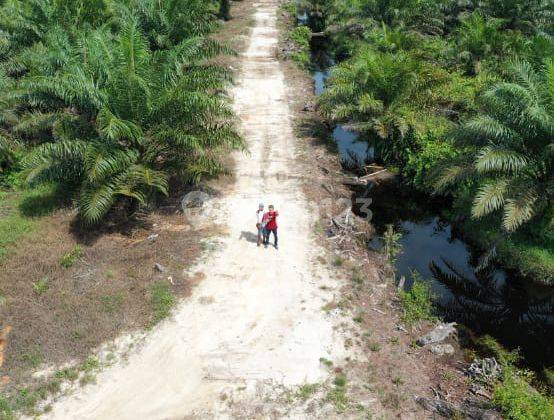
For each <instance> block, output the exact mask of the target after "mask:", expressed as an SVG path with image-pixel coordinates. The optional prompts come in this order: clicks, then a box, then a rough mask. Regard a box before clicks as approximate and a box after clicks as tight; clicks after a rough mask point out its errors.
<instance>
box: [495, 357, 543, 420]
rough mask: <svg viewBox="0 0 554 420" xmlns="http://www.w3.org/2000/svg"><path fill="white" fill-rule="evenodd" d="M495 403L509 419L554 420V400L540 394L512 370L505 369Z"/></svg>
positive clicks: (496, 390) (497, 389) (497, 388)
mask: <svg viewBox="0 0 554 420" xmlns="http://www.w3.org/2000/svg"><path fill="white" fill-rule="evenodd" d="M493 403H494V404H496V405H497V406H498V408H499V409H500V410H501V411H502V413H503V414H504V415H505V417H506V418H508V419H513V420H550V419H554V399H553V398H551V397H547V396H546V395H542V394H540V393H539V392H538V391H537V390H536V389H534V388H533V387H532V386H531V385H530V384H529V382H528V380H527V379H526V378H525V377H522V376H520V375H518V373H517V372H516V371H515V370H513V369H510V368H505V369H504V374H503V379H502V383H501V384H499V385H498V386H497V387H496V388H495V390H494V395H493Z"/></svg>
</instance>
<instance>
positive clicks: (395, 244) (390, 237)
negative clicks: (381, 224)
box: [382, 225, 402, 266]
mask: <svg viewBox="0 0 554 420" xmlns="http://www.w3.org/2000/svg"><path fill="white" fill-rule="evenodd" d="M382 239H383V252H384V254H385V256H386V257H387V261H388V262H389V263H390V265H391V266H394V262H395V261H396V256H397V255H398V254H399V253H400V252H401V251H402V245H401V244H400V239H402V234H401V233H399V232H395V230H394V226H393V225H387V230H386V231H385V233H384V234H383V238H382Z"/></svg>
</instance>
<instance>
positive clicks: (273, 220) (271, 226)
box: [264, 204, 279, 249]
mask: <svg viewBox="0 0 554 420" xmlns="http://www.w3.org/2000/svg"><path fill="white" fill-rule="evenodd" d="M268 210H269V211H268V212H267V213H266V214H264V218H265V219H266V220H267V224H266V225H265V236H264V245H265V247H266V248H267V245H268V244H269V235H270V234H271V233H273V238H274V240H275V249H279V245H278V240H279V239H278V237H277V217H278V216H279V212H278V211H275V207H274V206H273V204H271V205H270V206H269V207H268Z"/></svg>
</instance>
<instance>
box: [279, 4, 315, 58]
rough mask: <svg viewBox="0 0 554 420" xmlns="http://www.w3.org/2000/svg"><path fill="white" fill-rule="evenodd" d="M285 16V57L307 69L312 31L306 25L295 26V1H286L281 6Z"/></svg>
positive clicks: (296, 14)
mask: <svg viewBox="0 0 554 420" xmlns="http://www.w3.org/2000/svg"><path fill="white" fill-rule="evenodd" d="M281 10H282V12H283V14H284V16H286V19H285V22H284V23H285V25H286V30H285V35H284V38H285V39H284V41H285V43H286V49H287V51H286V55H287V58H289V59H291V60H292V61H294V62H295V63H296V64H297V65H298V66H299V67H300V68H302V69H308V68H309V67H310V63H311V53H310V40H311V38H312V31H311V30H310V28H309V27H308V26H297V25H296V24H297V16H298V8H297V2H296V1H287V2H285V3H284V4H283V5H282V6H281Z"/></svg>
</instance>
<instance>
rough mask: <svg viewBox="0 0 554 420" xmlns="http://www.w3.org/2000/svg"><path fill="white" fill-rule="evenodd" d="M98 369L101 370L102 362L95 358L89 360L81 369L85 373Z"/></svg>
mask: <svg viewBox="0 0 554 420" xmlns="http://www.w3.org/2000/svg"><path fill="white" fill-rule="evenodd" d="M97 369H100V361H99V360H98V358H96V357H94V356H91V357H89V358H87V359H86V360H85V361H84V362H83V363H82V364H81V367H80V370H81V371H83V372H93V371H95V370H97Z"/></svg>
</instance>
